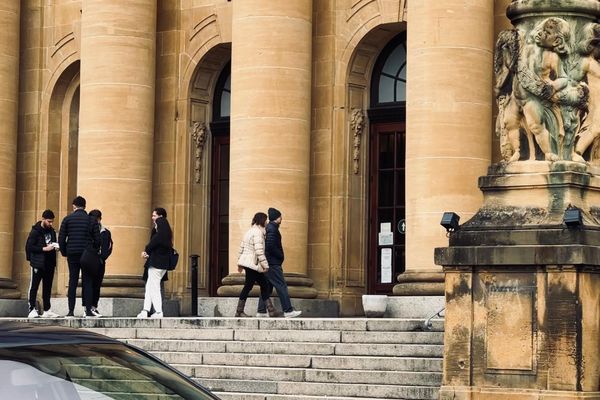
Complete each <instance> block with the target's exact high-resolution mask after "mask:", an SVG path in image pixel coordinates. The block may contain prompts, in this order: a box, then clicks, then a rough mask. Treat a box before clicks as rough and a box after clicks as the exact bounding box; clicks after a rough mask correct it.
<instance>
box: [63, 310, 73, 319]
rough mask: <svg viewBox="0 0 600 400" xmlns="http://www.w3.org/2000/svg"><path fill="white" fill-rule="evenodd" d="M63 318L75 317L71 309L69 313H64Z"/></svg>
mask: <svg viewBox="0 0 600 400" xmlns="http://www.w3.org/2000/svg"><path fill="white" fill-rule="evenodd" d="M65 318H75V314H73V311H69V313H68V314H67V315H65Z"/></svg>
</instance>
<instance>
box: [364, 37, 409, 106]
mask: <svg viewBox="0 0 600 400" xmlns="http://www.w3.org/2000/svg"><path fill="white" fill-rule="evenodd" d="M405 102H406V33H404V32H403V33H401V34H400V35H398V36H396V37H395V38H394V39H393V40H392V41H391V42H390V43H388V45H387V46H386V47H385V48H384V49H383V51H382V52H381V54H380V55H379V58H378V59H377V62H376V64H375V68H374V69H373V77H372V80H371V108H380V107H385V108H387V107H390V106H396V107H397V106H400V105H403V104H404V103H405Z"/></svg>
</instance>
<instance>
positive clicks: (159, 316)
mask: <svg viewBox="0 0 600 400" xmlns="http://www.w3.org/2000/svg"><path fill="white" fill-rule="evenodd" d="M162 317H163V313H161V312H155V313H154V314H152V315H151V316H150V318H162Z"/></svg>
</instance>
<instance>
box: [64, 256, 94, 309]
mask: <svg viewBox="0 0 600 400" xmlns="http://www.w3.org/2000/svg"><path fill="white" fill-rule="evenodd" d="M80 259H81V254H74V255H70V256H67V264H69V289H68V290H67V297H68V298H69V313H70V314H71V313H73V311H74V310H75V298H76V297H77V284H78V283H79V272H80V271H81V292H82V293H81V294H82V296H81V297H82V299H81V303H82V305H83V306H84V307H85V308H90V307H91V306H92V300H93V293H94V292H93V286H92V282H93V279H92V277H91V276H90V275H89V274H88V273H87V272H85V271H82V270H81V264H80V262H79V260H80Z"/></svg>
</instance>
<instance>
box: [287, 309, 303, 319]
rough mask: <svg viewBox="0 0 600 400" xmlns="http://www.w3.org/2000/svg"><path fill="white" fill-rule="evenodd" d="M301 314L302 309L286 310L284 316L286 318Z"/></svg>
mask: <svg viewBox="0 0 600 400" xmlns="http://www.w3.org/2000/svg"><path fill="white" fill-rule="evenodd" d="M300 314H302V311H296V310H293V311H290V312H284V313H283V316H284V317H285V318H296V317H297V316H299V315H300Z"/></svg>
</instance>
